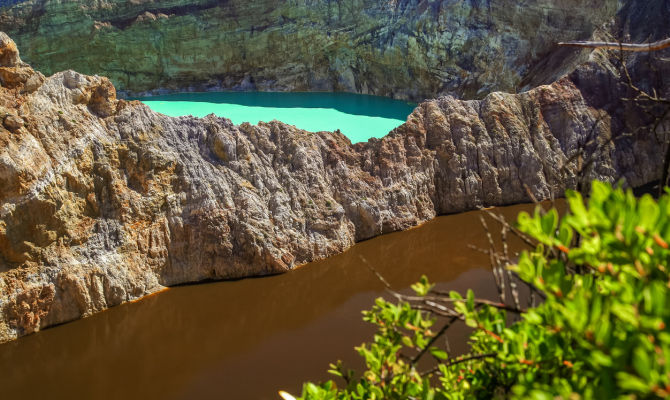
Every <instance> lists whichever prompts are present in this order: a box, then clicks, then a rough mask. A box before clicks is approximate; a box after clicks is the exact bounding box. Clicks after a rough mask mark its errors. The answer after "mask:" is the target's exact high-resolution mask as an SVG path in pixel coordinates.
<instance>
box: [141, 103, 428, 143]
mask: <svg viewBox="0 0 670 400" xmlns="http://www.w3.org/2000/svg"><path fill="white" fill-rule="evenodd" d="M136 100H141V101H142V102H143V103H145V104H147V105H148V106H149V107H151V109H152V110H154V111H157V112H159V113H162V114H165V115H169V116H172V117H179V116H184V115H193V116H195V117H204V116H206V115H208V114H212V113H214V114H216V115H218V116H220V117H225V118H229V119H230V120H232V121H233V123H234V124H241V123H243V122H250V123H252V124H257V123H258V122H259V121H263V122H269V121H272V120H274V119H276V120H279V121H282V122H285V123H287V124H290V125H295V126H296V127H298V128H300V129H304V130H306V131H310V132H318V131H335V130H337V129H339V130H340V131H341V132H342V133H343V134H344V135H346V136H347V137H348V138H349V139H350V140H351V141H352V142H353V143H357V142H365V141H367V140H368V139H370V138H373V137H375V138H380V137H383V136H385V135H386V134H388V133H389V132H390V131H391V130H392V129H393V128H396V127H397V126H399V125H401V124H403V123H404V122H405V121H406V120H407V116H408V115H409V114H410V113H411V112H412V111H413V110H414V107H416V104H415V103H408V102H405V101H400V100H393V99H389V98H386V97H380V96H368V95H360V94H351V93H326V92H316V93H306V92H297V93H296V92H208V93H177V94H169V95H160V96H151V97H143V98H138V99H136Z"/></svg>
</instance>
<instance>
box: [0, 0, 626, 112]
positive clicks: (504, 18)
mask: <svg viewBox="0 0 670 400" xmlns="http://www.w3.org/2000/svg"><path fill="white" fill-rule="evenodd" d="M17 3H18V4H16V5H13V6H5V7H4V8H3V7H0V30H2V31H5V32H7V33H8V34H10V35H11V36H12V37H13V38H14V39H15V40H16V41H17V43H18V44H19V46H20V47H21V50H22V51H23V53H24V58H25V59H26V60H28V61H29V62H30V63H31V64H33V65H34V66H36V67H37V68H39V69H40V70H42V71H43V72H44V73H45V74H46V75H50V74H53V73H55V72H58V71H62V70H66V69H69V68H76V69H77V70H78V71H80V72H83V73H87V74H102V75H105V76H108V77H109V78H110V79H111V80H112V82H114V84H115V85H116V87H117V88H118V89H120V90H123V91H127V92H131V93H135V94H137V93H138V92H145V91H159V90H160V89H164V90H179V91H183V90H185V89H194V90H195V89H198V90H204V89H216V88H232V89H242V90H278V91H287V90H290V91H310V90H321V91H323V90H326V91H333V90H336V91H349V92H357V93H369V94H377V95H382V96H388V97H395V98H400V99H409V100H414V101H422V100H424V99H427V98H435V97H438V96H439V95H445V94H450V95H455V96H457V97H464V98H482V97H484V96H485V95H486V94H488V93H490V92H492V91H496V90H502V91H507V92H513V91H515V90H518V89H521V88H523V87H524V86H526V85H527V84H529V83H533V84H537V83H547V82H551V81H553V80H554V79H555V78H556V77H558V76H560V75H561V74H564V73H566V72H569V71H570V70H571V69H572V68H574V67H575V66H576V65H577V63H578V62H579V61H583V59H582V58H581V57H580V55H583V54H584V53H581V52H579V51H575V50H564V51H562V52H561V62H560V68H558V67H557V68H555V69H554V68H547V63H546V59H547V57H548V56H549V55H551V54H553V53H554V52H555V50H556V48H555V42H556V40H557V38H560V39H561V40H573V39H586V38H589V37H590V36H591V35H592V34H593V32H594V31H595V30H596V28H598V27H600V26H601V25H602V24H603V23H605V22H609V21H610V20H611V19H612V18H613V17H614V16H615V14H616V13H617V8H618V5H619V3H620V2H619V1H618V0H591V1H583V0H529V1H523V2H518V1H510V0H488V1H482V0H458V1H456V0H388V1H373V0H363V1H361V0H337V1H336V0H299V1H296V0H290V1H289V0H282V1H267V0H254V1H248V0H228V1H225V2H222V1H214V0H158V1H144V0H142V1H140V0H135V1H128V0H105V1H90V0H69V1H56V0H28V1H18V2H17ZM568 61H569V62H568ZM539 65H541V66H542V67H539V68H538V66H539Z"/></svg>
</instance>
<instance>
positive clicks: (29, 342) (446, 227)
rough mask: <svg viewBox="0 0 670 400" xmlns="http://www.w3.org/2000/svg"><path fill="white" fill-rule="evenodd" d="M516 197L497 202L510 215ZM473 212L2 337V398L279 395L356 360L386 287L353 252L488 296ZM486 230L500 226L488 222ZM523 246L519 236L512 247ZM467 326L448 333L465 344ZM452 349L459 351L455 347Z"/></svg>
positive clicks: (401, 275)
mask: <svg viewBox="0 0 670 400" xmlns="http://www.w3.org/2000/svg"><path fill="white" fill-rule="evenodd" d="M531 209H532V206H528V205H521V206H512V207H505V208H498V209H495V212H497V213H502V214H503V215H505V216H506V217H507V218H508V220H510V221H511V220H514V219H515V215H516V214H517V213H518V212H519V211H520V210H531ZM480 215H481V212H470V213H464V214H458V215H451V216H444V217H439V218H436V219H435V220H433V221H431V222H428V223H426V224H424V225H423V226H421V227H418V228H415V229H411V230H409V231H405V232H398V233H393V234H389V235H385V236H381V237H378V238H374V239H371V240H368V241H365V242H362V243H359V244H357V245H355V246H354V247H353V248H351V249H350V250H349V251H347V252H345V253H343V254H340V255H338V256H334V257H331V258H329V259H327V260H323V261H319V262H314V263H311V264H308V265H306V266H304V267H301V268H299V269H296V270H294V271H291V272H289V273H286V274H283V275H277V276H271V277H265V278H257V279H245V280H239V281H228V282H215V283H206V284H198V285H191V286H180V287H175V288H170V289H168V290H166V291H164V292H161V293H159V294H157V295H153V296H151V297H148V298H146V299H143V300H141V301H138V302H134V303H130V304H124V305H121V306H119V307H115V308H112V309H110V310H108V311H105V312H102V313H99V314H96V315H94V316H92V317H89V318H85V319H82V320H79V321H75V322H72V323H69V324H65V325H61V326H58V327H54V328H51V329H47V330H44V331H42V332H39V333H37V334H34V335H30V336H27V337H24V338H21V339H19V340H16V341H13V342H10V343H6V344H3V345H0V398H1V399H14V398H17V399H18V398H42V397H44V398H50V399H158V398H160V399H279V397H278V396H277V390H279V389H284V390H288V391H290V392H292V393H294V394H299V392H300V387H301V384H302V382H303V381H305V380H313V381H319V380H324V379H328V378H329V375H328V374H327V373H326V370H327V369H328V363H329V362H333V361H336V360H338V359H342V360H343V361H344V362H345V363H346V364H348V365H350V366H352V367H356V368H360V367H361V366H362V363H361V361H360V358H359V357H358V355H357V354H356V352H355V351H354V349H353V348H354V346H357V345H359V344H361V343H362V342H363V341H367V340H368V339H370V337H371V334H372V332H373V329H372V327H371V326H369V325H368V324H366V323H365V322H363V321H362V320H361V310H363V309H367V308H369V307H370V306H371V304H372V302H373V300H374V299H375V298H376V297H379V296H382V295H384V290H383V285H382V284H381V283H380V282H379V280H378V279H377V278H376V277H375V276H374V274H373V273H372V272H371V271H370V269H369V268H367V267H366V266H365V265H364V263H363V262H362V261H361V256H362V257H364V258H365V259H366V260H367V262H368V263H370V264H371V265H372V266H374V268H375V269H377V270H378V271H379V272H381V273H382V274H383V275H384V276H385V278H386V279H387V280H388V281H389V282H390V283H391V285H393V287H395V288H397V289H407V288H408V287H409V285H410V284H411V283H413V282H415V281H417V280H418V279H419V277H420V276H421V275H422V274H426V275H428V276H429V278H430V279H431V280H432V281H436V282H439V283H440V287H441V288H442V289H453V290H458V291H462V292H464V291H465V290H466V289H468V288H472V289H474V290H475V293H477V295H478V296H479V297H489V298H495V296H496V290H495V285H494V283H493V278H492V275H491V272H490V270H489V265H488V256H486V255H483V254H481V253H478V252H477V251H475V250H472V249H470V248H469V247H468V244H473V245H475V246H479V247H487V242H486V238H485V234H484V230H483V228H482V226H481V224H480V220H479V217H480ZM489 226H490V227H491V229H492V231H498V230H499V226H498V225H497V224H496V223H495V222H493V221H491V220H489ZM514 247H516V248H520V245H519V244H518V243H517V244H514ZM466 336H467V332H466V331H465V330H464V328H459V329H456V330H454V331H453V332H452V333H451V336H450V341H451V343H452V350H455V351H459V350H462V348H463V346H464V343H465V338H466ZM453 346H456V349H453Z"/></svg>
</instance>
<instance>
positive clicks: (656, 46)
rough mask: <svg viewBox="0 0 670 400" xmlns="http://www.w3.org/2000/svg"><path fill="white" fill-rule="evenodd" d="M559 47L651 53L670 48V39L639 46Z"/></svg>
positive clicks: (576, 44) (589, 44)
mask: <svg viewBox="0 0 670 400" xmlns="http://www.w3.org/2000/svg"><path fill="white" fill-rule="evenodd" d="M558 45H559V46H569V47H582V48H589V49H608V50H620V51H632V52H649V51H658V50H663V49H667V48H670V38H668V39H664V40H659V41H658V42H653V43H645V44H637V43H617V42H589V41H575V42H560V43H559V44H558Z"/></svg>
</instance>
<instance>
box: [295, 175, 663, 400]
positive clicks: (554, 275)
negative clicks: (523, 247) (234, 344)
mask: <svg viewBox="0 0 670 400" xmlns="http://www.w3.org/2000/svg"><path fill="white" fill-rule="evenodd" d="M566 197H567V200H568V204H569V206H570V211H569V213H568V214H567V215H566V216H565V217H563V218H561V217H559V213H558V212H557V211H556V210H555V209H552V210H550V211H548V212H544V211H542V210H541V209H540V208H539V206H538V209H537V210H536V211H535V213H534V215H532V216H531V215H529V214H527V213H521V214H520V215H519V216H518V222H517V227H518V229H519V230H520V231H521V232H523V233H524V234H525V235H527V236H528V237H530V238H532V239H533V240H534V241H535V242H536V246H534V248H533V249H532V250H528V251H524V252H523V253H521V255H520V256H519V258H518V260H517V262H516V263H515V264H511V265H510V267H509V268H510V269H511V270H512V271H514V272H515V273H516V274H518V277H519V278H520V279H521V280H522V281H523V282H525V283H527V284H528V285H529V287H531V290H534V291H536V293H537V295H538V296H540V298H541V299H542V301H541V304H540V305H538V306H535V307H531V308H528V309H521V308H520V306H519V305H518V304H517V305H515V306H510V305H507V304H496V303H495V302H486V301H482V300H478V299H476V298H475V296H474V294H473V292H472V291H471V290H469V291H468V292H467V294H466V296H465V298H463V297H461V295H460V294H458V293H455V292H451V293H449V294H444V293H439V292H436V291H434V290H433V288H432V285H431V284H430V283H428V281H427V280H426V279H422V281H421V282H419V283H417V284H415V285H413V289H414V291H415V292H416V294H417V295H416V296H415V297H409V296H400V295H398V297H399V298H400V299H401V300H399V301H398V302H389V301H386V300H384V299H381V298H379V299H377V300H376V303H375V305H374V307H373V308H372V310H370V311H365V312H364V319H365V320H366V321H368V322H370V323H373V324H375V325H376V326H377V328H378V330H377V333H376V334H375V335H374V338H373V340H372V342H370V343H366V344H363V345H361V346H360V347H358V348H357V350H358V352H359V353H360V355H361V356H362V357H363V358H364V359H365V364H366V367H367V368H366V370H365V371H364V372H363V374H362V376H360V378H356V379H354V373H353V372H351V371H345V369H344V368H343V367H342V365H341V363H339V362H338V364H336V365H335V364H331V371H330V372H331V373H333V374H335V375H337V376H340V377H341V378H343V380H344V384H343V385H341V387H338V386H337V385H336V383H335V382H334V381H329V382H326V383H324V384H321V385H316V384H312V383H306V384H305V385H304V386H303V391H302V395H301V398H302V399H307V400H312V399H472V398H486V399H488V398H518V399H527V398H530V399H538V400H540V399H547V400H549V399H555V398H563V399H579V398H584V399H617V398H626V399H647V398H665V397H668V396H669V392H670V363H668V361H670V331H669V328H668V324H669V323H670V293H669V286H670V280H669V276H668V270H667V267H668V257H669V256H670V251H669V250H668V241H670V196H668V195H667V194H666V195H664V196H662V197H661V198H660V199H659V200H658V202H657V201H655V200H654V199H653V198H652V197H651V196H648V195H646V196H644V197H642V198H640V199H637V198H635V197H634V196H633V194H632V193H631V192H630V191H628V192H624V191H623V190H621V189H613V188H612V187H611V186H610V185H608V184H604V183H600V182H594V184H593V186H592V192H591V196H590V198H589V201H588V205H586V204H585V202H584V201H583V199H582V197H581V195H580V194H579V193H576V192H573V191H569V192H567V193H566ZM436 316H441V317H445V318H446V320H447V321H446V323H444V324H443V325H442V327H441V328H440V329H439V330H434V327H435V326H436V321H437V319H436ZM445 318H441V319H440V320H441V321H442V320H444V319H445ZM456 319H461V320H464V321H465V322H466V324H467V325H468V326H470V327H472V328H474V330H473V333H472V334H471V336H470V341H469V345H470V353H469V354H467V355H465V356H462V357H460V358H451V357H449V355H448V354H447V352H446V351H445V350H444V349H442V348H440V347H439V346H438V345H437V343H439V342H441V341H438V340H437V338H438V337H439V336H440V335H441V334H443V333H444V332H446V331H447V326H448V324H449V323H451V322H453V321H454V320H456ZM424 356H428V357H432V358H433V359H434V360H435V363H434V364H435V368H433V369H432V370H429V371H420V370H419V368H418V366H417V362H418V360H419V359H420V358H422V357H424ZM422 365H423V364H422Z"/></svg>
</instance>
